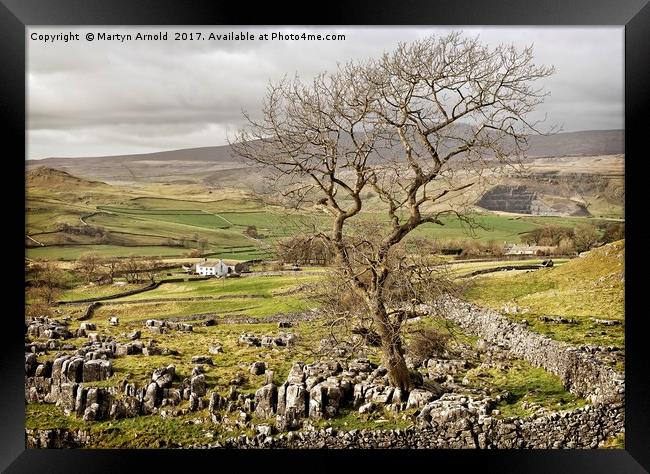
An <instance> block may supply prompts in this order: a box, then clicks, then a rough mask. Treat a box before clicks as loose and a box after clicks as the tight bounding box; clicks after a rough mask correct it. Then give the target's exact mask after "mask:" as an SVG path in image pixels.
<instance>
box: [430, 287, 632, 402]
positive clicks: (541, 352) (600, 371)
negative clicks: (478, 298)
mask: <svg viewBox="0 0 650 474" xmlns="http://www.w3.org/2000/svg"><path fill="white" fill-rule="evenodd" d="M430 309H431V312H433V313H435V314H439V315H440V316H443V317H445V318H447V319H449V320H451V321H453V322H454V323H456V324H458V325H459V326H461V327H462V328H463V329H465V330H468V331H470V332H472V333H474V334H477V335H479V336H480V337H482V338H484V339H485V340H486V341H487V342H488V343H490V344H494V345H497V346H499V347H501V348H503V349H505V350H508V351H509V352H510V353H511V354H513V355H514V356H516V357H519V358H522V359H525V360H527V361H528V362H530V363H531V364H533V365H535V366H537V367H542V368H544V369H545V370H547V371H549V372H551V373H553V374H555V375H557V376H558V377H560V379H561V380H562V382H563V383H564V386H565V387H566V389H567V390H569V391H570V392H572V393H574V394H576V395H578V396H580V397H582V398H585V399H587V400H589V401H590V402H592V403H616V402H621V401H623V400H624V398H625V375H624V374H623V373H619V372H616V371H614V370H613V369H612V368H611V367H609V366H607V365H605V364H603V363H602V362H600V361H599V360H598V359H596V358H594V357H592V356H590V355H589V354H585V353H584V352H582V351H580V349H579V348H577V347H575V346H572V345H571V344H567V343H565V342H561V341H556V340H553V339H550V338H549V337H546V336H543V335H541V334H538V333H534V332H532V331H529V330H528V329H526V327H525V326H523V325H522V324H519V323H515V322H513V321H511V320H509V319H508V318H507V317H505V316H502V315H501V314H499V313H498V312H497V311H494V310H491V309H488V308H481V307H479V306H476V305H473V304H471V303H468V302H466V301H462V300H459V299H457V298H453V297H444V298H440V299H438V300H437V301H436V302H435V303H434V304H433V305H432V306H431V308H430Z"/></svg>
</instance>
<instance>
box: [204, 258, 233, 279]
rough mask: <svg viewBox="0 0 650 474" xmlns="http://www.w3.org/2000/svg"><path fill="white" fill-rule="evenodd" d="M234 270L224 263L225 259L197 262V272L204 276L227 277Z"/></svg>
mask: <svg viewBox="0 0 650 474" xmlns="http://www.w3.org/2000/svg"><path fill="white" fill-rule="evenodd" d="M231 272H232V269H231V268H230V267H229V266H228V265H226V264H225V263H223V260H217V261H211V262H209V261H207V260H206V261H205V262H203V263H197V264H196V273H198V274H199V275H204V276H212V275H214V276H217V277H225V276H226V275H228V274H229V273H231Z"/></svg>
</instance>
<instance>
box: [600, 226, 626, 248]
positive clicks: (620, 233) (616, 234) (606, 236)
mask: <svg viewBox="0 0 650 474" xmlns="http://www.w3.org/2000/svg"><path fill="white" fill-rule="evenodd" d="M624 238H625V223H623V222H610V223H608V224H607V225H606V226H605V230H604V232H603V242H605V243H609V242H614V241H616V240H621V239H624Z"/></svg>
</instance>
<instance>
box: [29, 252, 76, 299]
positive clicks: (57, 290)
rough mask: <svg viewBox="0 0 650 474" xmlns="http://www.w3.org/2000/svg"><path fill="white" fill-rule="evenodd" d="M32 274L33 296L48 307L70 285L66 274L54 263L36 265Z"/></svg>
mask: <svg viewBox="0 0 650 474" xmlns="http://www.w3.org/2000/svg"><path fill="white" fill-rule="evenodd" d="M31 274H32V279H31V285H30V286H31V288H30V290H31V296H32V297H33V299H34V300H35V301H38V302H41V303H42V304H44V305H47V306H49V305H51V304H52V303H54V301H56V299H57V298H58V297H59V296H60V295H61V293H62V291H63V289H64V288H66V287H67V285H68V280H67V277H66V274H65V272H64V271H63V270H62V269H61V268H59V267H58V266H57V265H56V264H55V263H53V262H45V263H40V264H37V265H34V266H33V268H32V270H31Z"/></svg>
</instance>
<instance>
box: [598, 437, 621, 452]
mask: <svg viewBox="0 0 650 474" xmlns="http://www.w3.org/2000/svg"><path fill="white" fill-rule="evenodd" d="M600 449H625V433H619V434H617V435H616V436H612V437H610V438H608V439H606V440H605V442H604V443H603V445H602V446H600Z"/></svg>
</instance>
